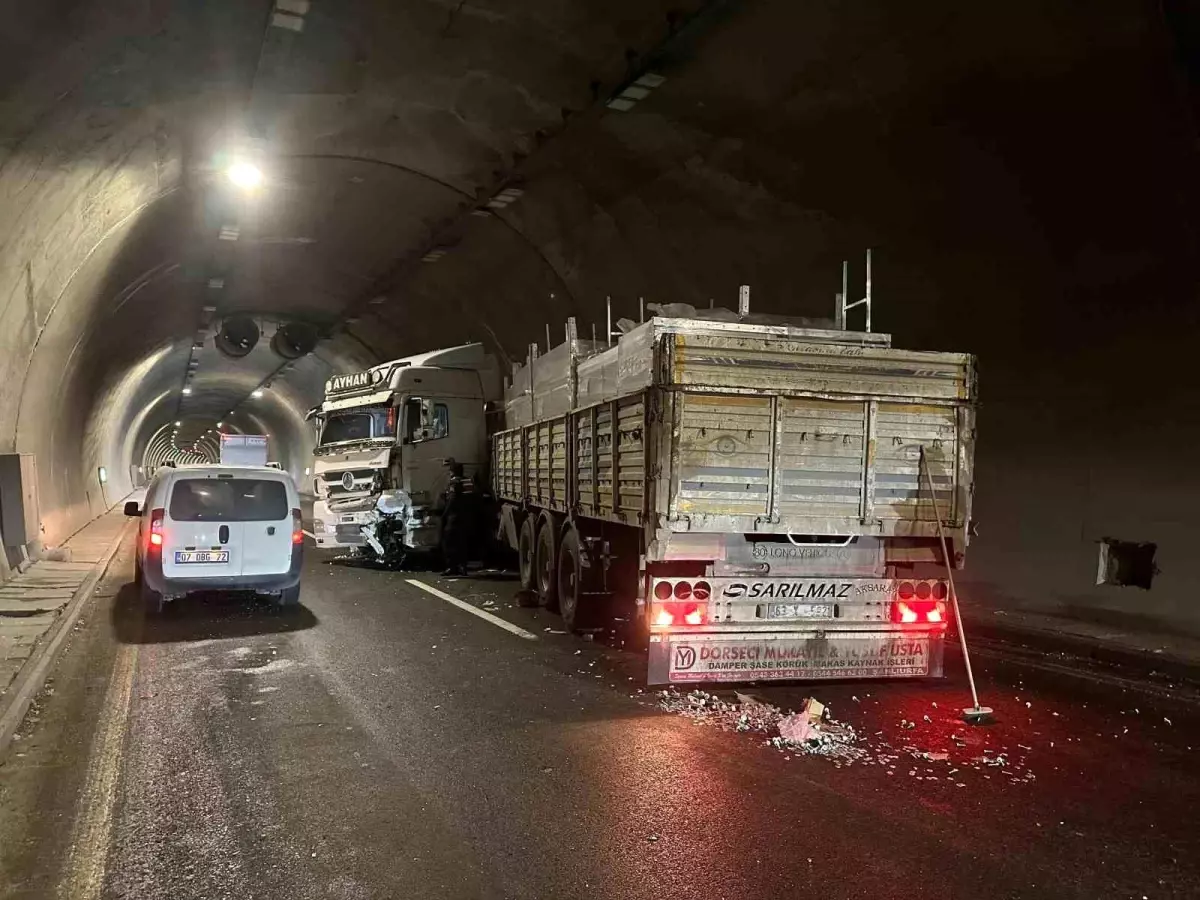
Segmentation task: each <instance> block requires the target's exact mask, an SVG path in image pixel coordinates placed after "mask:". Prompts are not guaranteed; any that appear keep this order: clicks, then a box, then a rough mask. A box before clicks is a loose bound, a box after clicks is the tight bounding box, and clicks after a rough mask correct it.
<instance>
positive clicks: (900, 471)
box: [666, 334, 973, 536]
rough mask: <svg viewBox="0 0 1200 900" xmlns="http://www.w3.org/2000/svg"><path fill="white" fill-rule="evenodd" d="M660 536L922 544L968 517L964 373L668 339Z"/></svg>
mask: <svg viewBox="0 0 1200 900" xmlns="http://www.w3.org/2000/svg"><path fill="white" fill-rule="evenodd" d="M666 341H667V342H668V344H667V348H666V349H667V350H668V353H669V356H668V366H667V370H668V371H669V373H670V376H671V382H672V384H673V385H674V386H675V387H674V390H673V391H672V392H671V393H672V396H673V417H674V418H673V428H672V429H671V432H672V438H671V441H672V446H671V453H670V459H671V494H670V511H669V514H668V515H669V519H670V522H671V523H672V527H674V528H677V529H679V530H691V531H721V532H726V533H728V532H743V533H751V532H773V533H783V532H792V533H797V534H878V535H896V536H906V535H911V536H934V535H935V534H936V522H935V517H934V508H933V503H932V498H931V497H930V496H929V492H928V490H927V488H926V486H925V482H924V477H923V475H922V472H921V469H920V459H921V453H922V450H924V453H925V456H926V459H927V460H928V462H929V468H930V472H931V474H932V476H933V481H934V484H935V487H936V488H937V493H938V512H939V513H940V514H941V516H942V518H943V520H944V521H946V522H949V523H951V524H955V523H957V524H960V525H961V523H962V522H963V521H964V520H965V516H966V515H967V514H968V513H969V502H968V501H969V491H970V482H971V449H972V448H971V441H972V436H973V435H972V432H973V418H972V416H973V413H972V409H971V405H970V399H971V398H970V394H971V391H972V388H973V384H972V377H973V372H972V359H971V357H970V356H968V355H966V354H956V353H921V352H913V351H903V350H892V349H890V348H888V347H880V346H862V347H858V346H846V345H822V344H814V343H806V342H802V341H795V340H779V339H773V338H766V337H762V338H748V337H745V336H736V337H734V336H724V335H708V334H687V335H684V334H673V335H668V336H667V337H666Z"/></svg>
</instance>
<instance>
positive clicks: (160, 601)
mask: <svg viewBox="0 0 1200 900" xmlns="http://www.w3.org/2000/svg"><path fill="white" fill-rule="evenodd" d="M138 594H139V595H140V596H141V598H142V606H143V607H144V608H145V610H146V612H148V613H150V614H151V615H155V616H158V615H162V611H163V609H165V608H166V605H167V601H166V599H165V598H164V597H163V595H162V594H160V593H159V592H158V591H156V590H152V589H151V587H150V585H148V584H146V577H145V576H144V575H143V576H142V581H141V584H140V585H139V588H138Z"/></svg>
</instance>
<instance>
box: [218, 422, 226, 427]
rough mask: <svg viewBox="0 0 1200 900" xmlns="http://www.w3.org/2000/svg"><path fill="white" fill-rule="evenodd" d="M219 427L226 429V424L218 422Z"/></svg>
mask: <svg viewBox="0 0 1200 900" xmlns="http://www.w3.org/2000/svg"><path fill="white" fill-rule="evenodd" d="M217 427H218V428H224V427H225V423H224V422H218V423H217Z"/></svg>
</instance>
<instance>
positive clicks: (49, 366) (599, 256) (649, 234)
mask: <svg viewBox="0 0 1200 900" xmlns="http://www.w3.org/2000/svg"><path fill="white" fill-rule="evenodd" d="M13 6H14V8H15V4H13ZM7 22H8V24H7V25H6V26H5V34H4V37H3V40H4V53H3V55H2V56H0V59H3V62H0V92H2V94H3V97H4V108H5V111H6V115H5V116H4V117H3V120H2V121H0V133H2V134H3V141H2V143H0V211H2V214H0V376H2V380H0V450H2V451H4V452H17V453H25V454H30V455H32V457H33V458H34V459H35V460H36V465H37V477H38V489H39V500H40V508H41V529H42V535H41V537H42V540H43V541H44V543H46V544H49V545H53V544H56V543H59V542H61V541H62V540H63V539H64V538H66V537H67V536H68V535H70V534H71V533H72V532H73V531H75V530H77V529H78V528H80V527H81V526H83V525H84V524H86V523H87V522H88V521H90V520H91V519H92V518H94V517H95V516H97V515H99V514H101V513H102V512H104V510H105V509H107V508H108V507H109V506H110V505H111V504H113V503H115V502H117V501H118V500H120V499H121V498H122V497H123V496H124V495H125V494H127V493H128V492H129V491H130V490H131V489H132V488H133V487H134V486H135V485H136V483H137V482H138V480H139V478H140V477H143V476H144V474H145V471H146V470H147V469H148V468H152V467H153V466H155V465H160V464H161V463H162V462H164V461H166V460H167V459H178V460H181V461H187V460H199V459H211V458H213V456H214V453H215V452H216V451H215V447H216V446H217V444H216V441H217V436H218V434H219V432H220V431H222V430H225V431H229V432H232V433H265V434H267V435H268V436H269V438H270V442H271V447H272V455H273V457H274V458H275V459H277V460H278V461H279V462H280V463H281V464H282V465H283V466H284V467H285V468H286V469H288V470H289V471H290V472H291V473H292V474H293V476H295V477H296V478H297V479H298V480H300V481H301V483H302V484H303V475H304V472H305V470H306V468H307V467H308V466H309V464H310V457H311V447H312V433H311V429H310V427H309V425H308V424H307V423H306V422H305V419H304V414H305V411H306V410H307V409H309V408H310V407H311V406H313V405H314V404H316V403H318V402H319V401H320V398H321V392H322V388H323V385H324V382H325V380H326V379H327V378H328V377H329V375H330V374H331V373H335V372H347V371H354V370H358V369H361V368H364V367H365V366H368V365H370V364H373V363H375V362H378V361H381V360H384V359H389V358H394V357H397V356H402V355H406V354H410V353H415V352H419V351H423V350H428V349H432V348H436V347H440V346H447V345H452V344H458V343H462V342H465V341H469V340H480V341H483V342H485V343H486V344H487V345H488V347H489V348H490V349H491V351H492V352H494V353H495V354H497V355H498V356H500V357H501V358H502V359H510V360H511V359H518V358H521V357H523V356H524V349H523V348H525V347H526V346H527V345H528V344H529V343H530V342H533V341H538V340H540V339H541V338H542V336H543V335H544V333H545V329H546V326H547V324H549V325H550V326H552V327H553V329H554V330H555V333H558V330H559V329H560V328H561V323H562V321H563V320H565V318H566V317H568V316H575V317H577V318H578V320H579V321H580V323H581V330H582V331H583V333H584V334H587V333H588V330H589V329H590V327H591V326H592V324H593V323H602V322H603V316H604V309H605V302H606V298H609V297H611V298H612V301H613V304H614V306H615V307H616V309H617V312H618V314H622V315H632V314H634V313H635V312H636V310H637V309H638V304H639V298H644V299H645V300H647V301H655V302H663V301H666V302H676V301H677V302H688V303H693V304H695V305H697V306H707V305H708V304H709V303H710V302H716V303H718V305H731V304H733V303H734V302H735V298H736V292H737V288H738V285H741V284H749V285H751V286H752V290H753V297H754V305H755V308H756V309H758V310H761V311H763V312H773V313H784V314H790V315H806V316H823V315H828V314H829V313H830V312H831V309H832V305H833V297H834V293H835V291H836V290H838V285H839V281H840V265H841V260H843V259H852V260H859V259H861V255H862V252H863V250H864V249H865V248H867V247H872V248H874V253H875V260H876V270H875V284H874V291H875V297H876V300H875V319H876V321H875V328H876V330H880V331H886V332H890V333H892V334H893V335H894V336H895V342H896V344H897V345H898V346H905V347H914V348H920V349H946V350H963V351H969V352H972V353H976V354H978V356H979V358H980V366H981V372H982V396H983V406H982V408H981V412H980V418H979V423H980V424H979V449H978V468H977V477H976V501H975V508H976V513H977V516H978V518H979V520H980V534H979V537H978V539H977V542H976V545H975V546H974V547H973V548H972V553H971V558H970V560H969V562H968V570H967V575H966V577H967V584H966V588H965V589H966V590H968V591H970V592H971V595H972V597H973V598H975V599H979V600H980V601H986V602H989V603H993V604H995V605H997V606H999V607H1004V606H1006V605H1009V606H1021V605H1032V606H1040V607H1043V608H1047V609H1055V610H1071V609H1079V608H1086V609H1092V610H1108V611H1112V612H1116V613H1120V614H1122V615H1125V616H1128V617H1139V618H1144V619H1147V620H1155V621H1158V622H1168V623H1172V624H1173V625H1175V626H1178V627H1182V628H1188V629H1192V630H1197V629H1200V609H1198V608H1197V607H1196V606H1195V605H1194V603H1193V599H1194V597H1195V596H1196V593H1197V590H1200V575H1197V573H1196V570H1195V569H1192V568H1190V567H1189V565H1188V560H1189V558H1190V554H1191V547H1192V546H1194V544H1195V542H1196V540H1197V538H1200V534H1198V531H1197V526H1196V524H1195V522H1194V521H1193V520H1192V518H1191V517H1190V516H1188V515H1187V514H1186V513H1185V512H1184V511H1183V510H1182V509H1181V505H1180V503H1179V498H1180V497H1181V496H1186V495H1188V494H1189V492H1190V491H1193V490H1194V489H1195V487H1196V486H1197V476H1196V474H1195V468H1194V466H1191V465H1189V462H1190V459H1191V457H1192V456H1193V455H1194V453H1193V452H1192V449H1191V448H1192V446H1193V443H1194V441H1195V439H1196V437H1197V432H1200V424H1198V423H1200V417H1197V416H1196V415H1195V414H1194V409H1193V407H1194V402H1193V401H1192V400H1191V398H1190V392H1188V391H1186V390H1184V389H1183V387H1182V385H1184V384H1186V380H1187V372H1188V368H1187V363H1186V361H1187V359H1188V357H1189V354H1190V352H1191V348H1192V347H1193V346H1194V345H1195V343H1196V339H1197V337H1198V336H1200V326H1198V318H1200V316H1198V312H1197V310H1198V307H1197V304H1196V302H1195V297H1194V277H1193V276H1192V275H1191V268H1192V264H1191V260H1192V259H1193V258H1194V253H1195V249H1196V248H1195V230H1194V227H1193V220H1194V212H1193V210H1194V209H1195V208H1196V205H1195V202H1194V201H1195V198H1196V192H1195V174H1194V172H1195V166H1194V160H1195V145H1196V142H1195V139H1196V134H1195V117H1194V96H1193V95H1192V93H1191V82H1190V81H1189V78H1190V77H1191V74H1192V73H1191V72H1190V71H1189V69H1188V67H1187V66H1186V65H1185V64H1184V60H1185V59H1186V53H1185V51H1184V50H1182V49H1181V44H1180V41H1181V40H1182V38H1181V33H1180V32H1179V30H1178V28H1177V27H1176V25H1175V23H1173V21H1172V20H1171V18H1170V17H1164V16H1162V15H1160V10H1159V9H1158V7H1156V6H1154V5H1143V6H1130V5H1128V4H1119V3H1113V2H1102V3H1099V4H1091V5H1090V6H1089V7H1088V8H1087V9H1086V10H1083V9H1080V8H1078V7H1076V6H1074V5H1072V4H1067V3H1061V2H1052V3H1046V2H1040V0H1039V2H1035V0H1019V2H1016V3H1012V4H1008V5H1006V6H1005V8H1004V10H1003V13H1002V14H1001V12H1000V11H998V10H990V9H984V8H977V7H970V6H964V5H962V4H959V3H951V2H948V0H945V2H932V3H925V4H921V5H920V6H919V7H917V8H913V7H912V6H911V5H904V6H896V5H895V4H885V3H876V2H871V3H867V4H865V5H857V6H854V7H847V8H844V9H843V8H840V7H839V8H836V9H835V8H832V7H831V8H820V7H811V6H802V5H797V4H795V3H792V2H788V0H759V2H754V3H735V2H725V0H717V2H699V0H685V2H678V0H673V2H665V0H637V2H635V0H608V2H605V3H599V2H595V0H569V2H564V0H530V2H526V3H522V4H519V5H514V6H511V7H509V6H505V5H503V4H493V3H488V2H467V3H458V2H454V3H451V2H443V0H425V2H416V3H408V4H393V3H385V2H377V0H356V2H351V3H339V4H329V3H325V2H319V0H318V2H312V3H308V2H297V0H286V2H285V0H277V2H276V3H274V4H272V3H269V2H268V3H249V4H248V3H235V2H231V0H215V2H213V0H209V2H200V0H162V2H155V3H144V2H140V0H139V2H133V0H116V2H114V3H109V4H104V5H101V4H92V3H69V2H50V3H46V4H40V5H38V6H37V8H36V9H32V8H25V7H22V8H21V11H20V13H19V14H14V15H13V16H10V17H8V18H7ZM239 166H242V167H245V166H252V167H254V169H255V170H256V171H258V172H261V176H262V177H261V183H254V184H251V183H249V182H251V181H254V180H255V179H252V178H247V177H240V178H238V177H237V173H238V171H239V169H238V168H237V167H239ZM240 171H241V172H242V175H243V176H245V171H246V170H245V169H244V168H243V169H241V170H240ZM231 175H233V176H234V177H233V178H231ZM856 279H858V280H857V281H856V283H855V285H854V290H859V289H861V287H862V285H861V273H860V272H859V273H856ZM246 323H249V326H247V325H246ZM601 327H603V326H602V325H601ZM248 328H252V329H253V331H254V332H256V333H257V341H256V342H252V343H253V346H252V347H247V346H245V345H246V344H247V343H250V342H251V341H250V340H249V339H248V338H247V337H246V335H247V334H248V333H249V331H248ZM239 329H240V331H239ZM280 329H283V335H282V336H280V335H279V334H277V333H278V332H279V331H280ZM289 335H290V337H289ZM297 336H299V337H297ZM231 348H232V350H233V352H230V350H231ZM280 350H283V351H284V352H283V353H281V352H280ZM243 351H244V352H243ZM102 470H103V475H102V474H101V472H102ZM1104 538H1114V539H1122V540H1129V541H1153V542H1155V543H1156V544H1157V546H1158V555H1157V560H1158V565H1159V567H1160V569H1161V574H1160V575H1159V576H1158V577H1157V578H1156V579H1155V581H1154V584H1153V588H1152V589H1151V590H1149V591H1139V590H1136V589H1135V590H1132V591H1131V590H1129V589H1122V588H1112V587H1107V586H1104V587H1097V586H1096V585H1095V583H1094V582H1095V578H1094V573H1095V566H1096V553H1097V543H1098V542H1099V541H1101V540H1102V539H1104Z"/></svg>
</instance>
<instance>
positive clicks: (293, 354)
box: [271, 322, 317, 359]
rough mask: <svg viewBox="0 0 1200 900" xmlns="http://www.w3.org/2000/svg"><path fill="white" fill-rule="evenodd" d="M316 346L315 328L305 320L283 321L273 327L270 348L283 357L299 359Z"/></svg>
mask: <svg viewBox="0 0 1200 900" xmlns="http://www.w3.org/2000/svg"><path fill="white" fill-rule="evenodd" d="M316 346H317V329H316V328H314V327H313V326H312V325H309V324H308V323H307V322H285V323H284V324H282V325H280V326H279V327H278V328H277V329H275V336H274V337H273V338H271V349H272V350H274V351H275V352H276V353H278V354H279V355H280V356H282V357H283V358H284V359H299V358H300V357H302V356H305V355H307V354H309V353H312V352H313V349H314V348H315V347H316Z"/></svg>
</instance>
